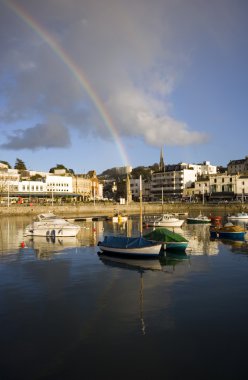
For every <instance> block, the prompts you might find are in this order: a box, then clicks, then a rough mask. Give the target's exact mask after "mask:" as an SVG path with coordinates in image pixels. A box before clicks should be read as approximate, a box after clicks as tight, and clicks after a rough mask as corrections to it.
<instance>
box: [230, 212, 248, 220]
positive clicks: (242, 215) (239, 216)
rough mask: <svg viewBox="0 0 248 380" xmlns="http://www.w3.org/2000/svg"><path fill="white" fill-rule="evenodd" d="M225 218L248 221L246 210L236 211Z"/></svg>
mask: <svg viewBox="0 0 248 380" xmlns="http://www.w3.org/2000/svg"><path fill="white" fill-rule="evenodd" d="M227 219H228V220H230V221H234V220H237V221H239V220H241V221H242V220H244V221H245V222H246V221H248V213H247V212H238V213H236V214H234V215H228V216H227Z"/></svg>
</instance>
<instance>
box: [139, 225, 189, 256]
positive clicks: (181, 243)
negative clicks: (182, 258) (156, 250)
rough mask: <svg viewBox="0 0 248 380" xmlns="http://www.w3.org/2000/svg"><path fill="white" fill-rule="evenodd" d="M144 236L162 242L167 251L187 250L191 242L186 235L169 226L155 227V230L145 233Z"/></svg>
mask: <svg viewBox="0 0 248 380" xmlns="http://www.w3.org/2000/svg"><path fill="white" fill-rule="evenodd" d="M144 237H145V238H146V239H151V240H153V241H154V240H155V241H158V242H161V243H162V244H163V246H162V248H163V250H166V251H177V252H178V251H185V249H186V248H187V246H188V243H189V241H188V240H187V239H186V238H185V237H183V236H182V235H180V234H177V233H175V232H173V231H170V230H168V229H167V228H155V229H154V230H153V231H151V232H149V233H148V234H146V235H144Z"/></svg>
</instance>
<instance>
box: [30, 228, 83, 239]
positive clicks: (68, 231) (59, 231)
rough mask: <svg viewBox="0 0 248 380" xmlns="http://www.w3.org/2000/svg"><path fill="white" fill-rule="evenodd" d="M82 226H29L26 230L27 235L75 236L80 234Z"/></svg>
mask: <svg viewBox="0 0 248 380" xmlns="http://www.w3.org/2000/svg"><path fill="white" fill-rule="evenodd" d="M79 230H80V227H77V226H75V227H74V226H72V227H71V228H70V227H69V228H68V227H54V226H47V227H45V228H33V227H32V226H28V227H27V228H26V229H25V231H24V235H25V236H46V237H49V236H51V237H74V236H76V235H77V234H78V232H79Z"/></svg>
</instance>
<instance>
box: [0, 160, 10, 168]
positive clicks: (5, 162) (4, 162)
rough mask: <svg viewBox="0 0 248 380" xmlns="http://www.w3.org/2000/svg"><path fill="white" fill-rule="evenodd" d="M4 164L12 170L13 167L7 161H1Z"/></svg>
mask: <svg viewBox="0 0 248 380" xmlns="http://www.w3.org/2000/svg"><path fill="white" fill-rule="evenodd" d="M0 162H1V163H2V164H4V165H7V166H8V168H9V169H11V165H10V164H9V163H8V162H7V161H0Z"/></svg>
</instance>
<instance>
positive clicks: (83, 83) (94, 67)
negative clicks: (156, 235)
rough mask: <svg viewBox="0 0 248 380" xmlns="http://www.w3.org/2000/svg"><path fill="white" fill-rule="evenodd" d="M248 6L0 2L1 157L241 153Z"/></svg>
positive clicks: (71, 159) (73, 164)
mask: <svg viewBox="0 0 248 380" xmlns="http://www.w3.org/2000/svg"><path fill="white" fill-rule="evenodd" d="M247 8H248V3H247V1H246V0H236V1H233V0H215V1H205V0H153V1H152V2H151V1H148V0H132V1H131V0H126V1H123V0H94V1H92V0H70V1H63V2H61V1H60V0H53V2H51V1H49V0H43V1H42V2H41V1H38V0H22V1H20V0H16V1H7V0H0V9H1V12H0V44H1V51H2V54H1V60H0V89H1V91H0V129H1V135H0V136H1V138H0V152H1V155H0V160H4V161H8V162H9V163H10V164H11V165H14V163H15V160H16V158H20V159H22V160H23V161H24V162H25V164H26V166H27V168H29V169H32V170H41V171H48V170H49V169H50V168H51V167H53V166H55V165H56V164H63V165H65V166H66V167H68V168H72V169H73V170H74V171H75V172H77V173H84V172H87V171H89V170H93V169H94V170H96V171H97V173H98V174H100V173H101V172H102V171H104V170H106V169H108V168H112V167H114V166H123V165H125V164H127V163H128V164H130V165H131V166H133V167H136V166H139V165H145V166H146V165H151V164H154V163H155V162H158V161H159V156H160V149H161V147H163V149H164V158H165V162H166V163H169V164H172V163H178V162H190V163H200V162H203V161H210V162H211V164H213V165H222V166H226V165H227V163H228V162H229V161H230V160H233V159H241V158H244V157H245V156H246V155H248V149H247V140H248V139H247V137H248V132H247V127H246V123H247V120H248V96H247V90H248V70H247V67H248V49H247V47H248V46H247V45H248V43H247V34H248V33H247V29H248V9H247ZM54 47H57V52H56V49H54ZM58 52H60V53H61V52H63V54H64V55H63V56H61V55H62V54H58ZM63 58H64V59H63ZM68 62H70V65H68ZM80 78H81V80H80ZM87 84H88V87H87ZM104 115H105V118H104ZM106 115H107V118H106ZM116 136H118V142H116ZM124 156H126V159H125V158H124Z"/></svg>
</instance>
